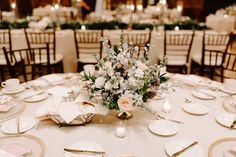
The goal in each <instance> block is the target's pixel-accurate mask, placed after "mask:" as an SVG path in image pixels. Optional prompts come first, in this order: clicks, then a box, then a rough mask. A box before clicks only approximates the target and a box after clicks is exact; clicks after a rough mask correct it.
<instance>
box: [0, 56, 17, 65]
mask: <svg viewBox="0 0 236 157" xmlns="http://www.w3.org/2000/svg"><path fill="white" fill-rule="evenodd" d="M16 60H17V62H20V61H21V57H20V56H19V55H16ZM0 65H7V61H6V58H5V56H4V55H0Z"/></svg>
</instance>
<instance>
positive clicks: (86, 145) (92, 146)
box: [64, 141, 104, 157]
mask: <svg viewBox="0 0 236 157" xmlns="http://www.w3.org/2000/svg"><path fill="white" fill-rule="evenodd" d="M66 148H70V149H75V150H76V149H78V150H88V151H102V152H104V149H103V147H102V146H101V145H100V144H98V143H95V142H92V141H81V142H78V143H75V144H73V145H71V146H69V147H66ZM64 157H102V155H98V154H91V153H83V152H82V153H72V152H68V151H65V155H64Z"/></svg>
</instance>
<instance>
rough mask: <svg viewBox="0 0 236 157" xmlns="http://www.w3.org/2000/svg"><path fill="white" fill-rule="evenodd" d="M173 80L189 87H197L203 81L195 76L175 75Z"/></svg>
mask: <svg viewBox="0 0 236 157" xmlns="http://www.w3.org/2000/svg"><path fill="white" fill-rule="evenodd" d="M174 78H175V79H177V80H179V81H181V82H183V83H185V84H188V85H190V86H197V85H199V84H200V83H201V82H202V81H203V79H202V78H201V77H199V76H195V75H181V74H177V75H175V76H174Z"/></svg>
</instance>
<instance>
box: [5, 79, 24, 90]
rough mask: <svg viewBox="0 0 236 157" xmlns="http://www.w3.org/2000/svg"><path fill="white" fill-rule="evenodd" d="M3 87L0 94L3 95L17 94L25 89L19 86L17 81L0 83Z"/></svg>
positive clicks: (9, 80)
mask: <svg viewBox="0 0 236 157" xmlns="http://www.w3.org/2000/svg"><path fill="white" fill-rule="evenodd" d="M1 86H2V87H3V88H2V90H1V92H2V93H3V94H17V93H20V92H22V91H24V90H25V87H24V86H23V85H21V84H20V81H19V79H15V78H12V79H8V80H6V81H5V82H2V83H1Z"/></svg>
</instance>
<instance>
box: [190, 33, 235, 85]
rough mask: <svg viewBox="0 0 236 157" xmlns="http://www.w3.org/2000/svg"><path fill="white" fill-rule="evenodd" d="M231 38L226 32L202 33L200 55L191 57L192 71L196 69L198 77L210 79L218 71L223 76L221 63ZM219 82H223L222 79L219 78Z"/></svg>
mask: <svg viewBox="0 0 236 157" xmlns="http://www.w3.org/2000/svg"><path fill="white" fill-rule="evenodd" d="M231 37H232V36H231V34H229V33H226V32H225V33H224V32H222V33H220V32H214V31H203V40H202V53H201V55H199V54H195V55H193V57H192V65H193V66H192V67H193V69H198V71H199V73H200V75H206V76H208V77H209V78H211V79H213V78H214V76H216V75H217V74H216V73H215V72H216V70H220V71H221V72H220V73H222V74H223V68H224V67H223V63H224V61H225V57H226V54H227V53H228V48H229V45H230V42H231ZM198 67H199V68H198ZM222 76H223V75H222ZM221 82H223V77H221Z"/></svg>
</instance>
